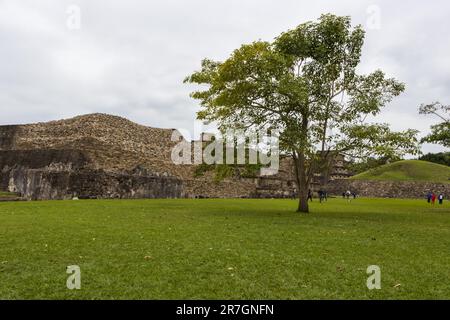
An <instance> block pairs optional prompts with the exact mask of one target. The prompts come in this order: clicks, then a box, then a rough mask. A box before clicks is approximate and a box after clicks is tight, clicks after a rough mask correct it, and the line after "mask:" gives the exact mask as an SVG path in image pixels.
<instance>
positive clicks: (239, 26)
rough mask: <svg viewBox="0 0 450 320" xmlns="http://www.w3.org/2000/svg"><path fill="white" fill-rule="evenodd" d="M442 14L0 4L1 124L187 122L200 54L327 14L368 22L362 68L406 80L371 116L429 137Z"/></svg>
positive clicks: (98, 1) (448, 53)
mask: <svg viewBox="0 0 450 320" xmlns="http://www.w3.org/2000/svg"><path fill="white" fill-rule="evenodd" d="M78 8H79V9H80V16H79V17H80V19H78V15H77V10H78ZM449 12H450V3H449V2H448V1H446V0H442V1H440V0H433V1H428V2H426V1H422V0H415V1H376V0H373V1H361V0H351V1H350V0H347V1H346V0H339V1H335V0H328V1H325V0H315V1H311V0H309V1H300V0H272V1H268V0H221V1H218V0H189V1H182V0H178V1H173V0H172V1H170V0H169V1H167V0H164V1H162V0H161V1H143V0H141V1H138V0H135V1H134V0H122V1H116V0H86V1H81V0H79V1H64V0H54V1H50V0H20V1H17V0H0V87H1V89H0V108H1V113H0V114H1V117H0V124H16V123H29V122H38V121H49V120H56V119H60V118H68V117H72V116H75V115H79V114H86V113H93V112H103V113H110V114H115V115H120V116H124V117H126V118H128V119H131V120H133V121H136V122H138V123H141V124H145V125H149V126H154V127H164V128H186V129H187V130H192V128H193V126H194V125H193V123H194V119H195V112H196V111H197V110H198V105H197V103H196V101H193V100H192V99H190V98H189V92H190V90H191V89H192V88H190V87H189V86H187V85H185V84H183V79H184V78H185V77H186V76H187V75H188V74H190V73H191V72H193V71H195V70H197V69H198V68H199V66H200V61H201V59H203V58H205V57H208V58H212V59H215V60H223V59H225V58H226V57H227V56H228V55H229V54H230V53H231V52H232V51H233V50H234V49H236V48H238V47H239V46H240V45H241V44H243V43H249V42H252V41H254V40H258V39H262V40H269V41H270V40H272V39H273V38H274V37H276V36H277V35H278V34H280V33H281V32H283V31H286V30H288V29H291V28H294V27H296V26H297V25H298V24H300V23H303V22H306V21H309V20H316V19H317V18H318V17H319V16H320V15H321V14H322V13H334V14H338V15H350V16H351V17H352V19H353V23H354V24H363V26H364V27H365V29H366V30H367V34H366V42H365V46H364V50H363V59H362V63H361V67H360V72H361V73H368V72H371V71H374V70H375V69H377V68H380V69H382V70H383V71H385V72H386V73H387V74H388V75H389V76H392V77H395V78H397V79H399V80H401V81H403V82H405V83H406V87H407V90H406V92H405V93H404V94H403V95H402V96H401V97H399V98H397V99H395V100H394V101H393V102H392V103H391V104H390V105H389V106H388V107H387V109H386V111H385V112H383V114H382V115H381V116H379V117H377V119H376V120H377V121H379V122H388V123H390V124H391V125H392V127H393V128H394V129H396V130H402V129H407V128H416V129H419V130H421V131H422V132H423V133H426V132H427V131H428V130H429V126H430V125H431V124H433V123H434V122H435V120H434V119H432V118H427V117H423V116H420V115H418V112H417V109H418V106H419V104H421V103H425V102H432V101H435V100H439V101H441V102H443V103H445V104H450V35H449V33H450V19H449ZM78 21H80V24H79V25H78ZM441 149H442V148H441V147H439V146H430V145H427V146H425V147H424V151H440V150H441Z"/></svg>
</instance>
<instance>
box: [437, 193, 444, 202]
mask: <svg viewBox="0 0 450 320" xmlns="http://www.w3.org/2000/svg"><path fill="white" fill-rule="evenodd" d="M438 200H439V204H440V205H442V204H443V203H444V195H443V194H442V193H441V194H439V197H438Z"/></svg>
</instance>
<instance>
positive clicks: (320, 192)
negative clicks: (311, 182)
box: [318, 190, 325, 203]
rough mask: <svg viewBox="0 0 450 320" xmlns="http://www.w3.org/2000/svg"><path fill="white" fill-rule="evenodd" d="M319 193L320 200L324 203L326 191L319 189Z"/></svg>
mask: <svg viewBox="0 0 450 320" xmlns="http://www.w3.org/2000/svg"><path fill="white" fill-rule="evenodd" d="M318 194H319V201H320V203H322V202H323V200H324V199H325V192H323V190H319V192H318Z"/></svg>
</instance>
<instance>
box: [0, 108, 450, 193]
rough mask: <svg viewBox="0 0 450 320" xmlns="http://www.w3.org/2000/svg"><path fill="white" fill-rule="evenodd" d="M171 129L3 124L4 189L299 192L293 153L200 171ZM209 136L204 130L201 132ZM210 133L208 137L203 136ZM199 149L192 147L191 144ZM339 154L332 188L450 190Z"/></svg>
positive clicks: (108, 121)
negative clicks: (389, 175) (352, 168)
mask: <svg viewBox="0 0 450 320" xmlns="http://www.w3.org/2000/svg"><path fill="white" fill-rule="evenodd" d="M173 131H174V130H173V129H156V128H151V127H146V126H142V125H139V124H136V123H133V122H131V121H129V120H126V119H124V118H121V117H116V116H111V115H106V114H90V115H84V116H78V117H75V118H72V119H66V120H59V121H51V122H46V123H36V124H26V125H7V126H0V191H8V192H11V193H14V194H18V195H20V196H21V197H22V199H26V200H57V199H58V200H62V199H73V198H79V199H111V198H119V199H138V198H290V197H293V196H295V194H296V184H295V176H294V170H293V165H292V162H291V160H290V159H289V158H281V159H280V170H279V172H278V173H277V174H276V175H272V176H262V175H261V174H255V175H254V176H251V177H248V176H247V177H240V176H233V177H230V178H225V179H223V180H221V181H220V182H218V181H216V180H215V179H214V172H206V173H205V174H204V175H203V176H201V177H198V176H197V177H196V175H195V171H196V168H197V166H196V165H175V164H174V163H173V162H172V159H171V153H172V149H173V147H174V146H175V144H176V143H178V141H177V142H174V141H171V137H172V134H173ZM202 136H204V135H202ZM204 138H205V139H207V140H209V138H210V137H209V136H207V135H206V137H204ZM192 150H193V151H194V148H192ZM348 176H350V174H349V172H348V171H347V169H346V166H345V160H344V159H343V158H342V157H338V158H337V159H335V161H334V163H333V165H332V169H331V170H330V172H329V173H328V174H327V175H326V176H325V177H324V176H320V174H319V175H318V176H316V177H315V178H316V184H315V185H314V186H313V189H316V190H317V189H318V188H321V186H320V181H321V180H326V186H322V187H323V188H325V189H326V190H327V191H328V192H329V194H333V195H337V196H339V195H342V192H345V191H346V190H351V191H353V192H356V193H357V194H359V195H361V196H367V197H386V198H419V197H423V196H424V195H425V194H426V193H427V192H428V191H430V190H433V191H435V192H436V191H439V192H443V193H445V194H446V195H448V194H450V184H433V183H421V182H414V181H411V182H389V181H359V180H349V179H346V178H347V177H348Z"/></svg>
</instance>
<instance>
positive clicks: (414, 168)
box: [351, 160, 450, 183]
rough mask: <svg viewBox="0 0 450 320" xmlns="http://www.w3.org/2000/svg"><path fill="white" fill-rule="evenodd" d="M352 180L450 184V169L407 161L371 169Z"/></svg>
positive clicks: (432, 164) (421, 162) (429, 163)
mask: <svg viewBox="0 0 450 320" xmlns="http://www.w3.org/2000/svg"><path fill="white" fill-rule="evenodd" d="M351 179H357V180H392V181H428V182H439V183H450V167H448V166H443V165H439V164H435V163H431V162H426V161H419V160H406V161H398V162H394V163H391V164H387V165H384V166H380V167H377V168H374V169H371V170H369V171H366V172H364V173H361V174H359V175H356V176H354V177H352V178H351Z"/></svg>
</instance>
